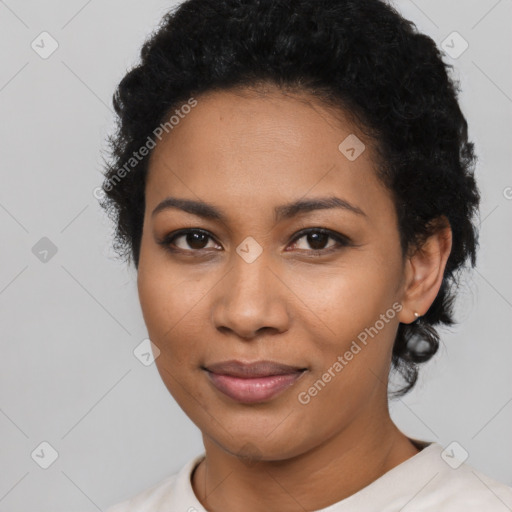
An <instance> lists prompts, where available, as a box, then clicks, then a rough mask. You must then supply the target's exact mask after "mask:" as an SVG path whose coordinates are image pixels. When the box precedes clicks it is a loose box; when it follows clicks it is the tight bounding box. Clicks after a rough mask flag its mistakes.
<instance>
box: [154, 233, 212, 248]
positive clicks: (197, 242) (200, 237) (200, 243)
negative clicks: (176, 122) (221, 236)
mask: <svg viewBox="0 0 512 512" xmlns="http://www.w3.org/2000/svg"><path fill="white" fill-rule="evenodd" d="M180 239H182V241H181V242H180V243H181V245H180V243H177V241H178V240H180ZM209 239H211V240H213V239H212V237H211V235H209V234H208V232H206V231H203V230H201V229H183V230H181V231H178V232H177V233H171V234H169V235H167V236H166V237H164V239H163V240H161V241H159V244H161V245H163V246H164V247H165V248H167V249H168V250H170V251H176V250H179V251H182V252H197V251H200V250H204V249H208V248H209V247H207V244H208V240H209ZM187 246H188V247H187Z"/></svg>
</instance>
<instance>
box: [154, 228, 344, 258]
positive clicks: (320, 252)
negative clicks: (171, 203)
mask: <svg viewBox="0 0 512 512" xmlns="http://www.w3.org/2000/svg"><path fill="white" fill-rule="evenodd" d="M189 233H201V234H203V235H206V236H207V237H208V238H210V239H212V240H215V239H214V238H213V237H212V236H211V235H210V234H209V233H208V232H207V231H204V230H203V229H197V228H191V229H182V230H179V231H175V232H173V233H169V234H168V235H166V236H165V237H164V238H163V239H162V240H159V241H158V244H159V245H162V246H163V247H164V249H166V250H168V251H170V252H171V253H181V254H185V255H187V256H195V254H193V253H198V252H201V251H203V250H204V249H179V248H175V247H172V244H173V242H174V241H175V240H176V239H177V238H180V237H182V236H185V235H187V234H189ZM310 233H320V234H323V235H328V236H329V238H332V239H333V240H335V241H336V242H337V245H335V246H333V247H329V248H328V249H312V250H310V251H306V252H308V253H310V254H311V255H312V256H313V257H317V256H324V255H327V254H331V253H332V252H335V251H338V250H340V249H343V248H344V247H349V246H351V245H352V241H351V240H350V239H349V238H348V237H346V236H344V235H341V234H340V233H336V232H335V231H331V230H330V229H325V228H308V229H303V230H301V231H299V232H298V233H296V234H295V237H294V238H293V239H292V241H291V243H292V244H294V243H296V242H297V241H298V240H300V239H301V238H303V237H304V236H307V235H308V234H310ZM219 245H220V244H219ZM187 253H192V254H187Z"/></svg>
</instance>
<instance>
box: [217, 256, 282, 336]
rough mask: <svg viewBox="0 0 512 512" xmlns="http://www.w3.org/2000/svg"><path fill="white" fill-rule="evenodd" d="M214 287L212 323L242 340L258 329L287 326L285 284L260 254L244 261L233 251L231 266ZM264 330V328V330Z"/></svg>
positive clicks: (274, 330)
mask: <svg viewBox="0 0 512 512" xmlns="http://www.w3.org/2000/svg"><path fill="white" fill-rule="evenodd" d="M221 283H222V286H217V287H216V288H215V293H216V294H217V295H216V296H215V298H214V303H213V307H212V321H213V323H214V326H215V327H216V328H217V329H219V330H221V331H224V332H231V333H235V334H236V335H237V336H238V337H239V338H242V339H244V340H246V341H249V340H252V339H254V338H255V337H257V336H258V335H259V334H261V333H262V332H266V333H267V334H269V333H274V334H276V333H282V332H285V331H286V330H288V328H289V322H290V317H289V312H288V309H287V300H286V299H287V298H286V291H287V290H288V289H287V287H286V286H285V285H284V284H283V283H282V281H281V280H280V279H279V277H278V271H277V269H272V268H271V267H270V265H269V261H268V260H267V258H265V257H264V256H263V254H262V255H260V257H259V258H257V259H256V260H255V261H253V262H252V263H247V262H246V261H244V259H242V258H241V257H239V256H238V255H236V256H235V257H234V262H233V266H232V267H231V270H229V271H228V273H227V275H226V276H225V277H224V279H223V280H222V282H221ZM267 331H268V332H267Z"/></svg>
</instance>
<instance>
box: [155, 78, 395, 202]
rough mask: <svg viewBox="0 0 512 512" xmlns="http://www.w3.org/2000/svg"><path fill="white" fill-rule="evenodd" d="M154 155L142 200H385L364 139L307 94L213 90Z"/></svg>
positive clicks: (351, 125) (340, 115)
mask: <svg viewBox="0 0 512 512" xmlns="http://www.w3.org/2000/svg"><path fill="white" fill-rule="evenodd" d="M196 101H197V104H196V106H194V107H193V108H192V109H190V110H189V109H187V111H188V113H187V114H182V115H181V116H180V120H179V122H178V123H177V124H175V125H174V126H173V128H172V130H170V131H169V133H167V134H165V135H164V137H163V138H162V140H161V141H160V142H158V143H157V146H156V148H155V149H154V150H153V153H152V155H151V159H150V162H149V166H148V167H149V176H148V179H147V188H146V199H147V202H148V205H149V206H151V205H153V207H154V206H155V205H156V204H157V203H158V202H159V201H161V200H162V199H164V198H165V196H166V195H171V194H172V195H173V196H181V197H187V198H191V199H198V198H203V199H206V198H212V196H214V197H215V198H217V199H218V202H219V204H224V205H226V208H227V207H228V206H229V205H232V206H234V207H235V206H239V207H241V208H243V207H247V206H249V205H254V206H257V205H258V204H260V205H263V204H268V203H276V204H277V203H279V204H281V203H283V202H286V201H285V200H287V199H289V200H294V199H297V198H299V197H305V196H307V197H309V196H311V197H313V196H315V195H322V196H325V195H326V193H329V194H333V193H338V194H336V195H342V196H343V197H344V199H346V200H348V201H350V202H352V203H354V202H357V203H358V206H360V207H361V209H363V210H364V209H365V207H366V208H368V207H370V206H371V205H373V206H378V205H379V204H381V203H382V205H383V203H384V202H386V201H388V202H389V195H388V193H387V190H386V189H385V188H384V186H383V185H382V184H381V183H380V181H379V180H378V178H377V177H376V174H375V161H374V157H373V149H372V147H371V145H370V141H369V140H367V138H366V137H365V136H364V135H363V134H362V133H361V131H360V130H359V129H358V127H357V126H356V125H355V124H354V123H353V122H351V121H349V117H348V116H346V115H344V113H343V112H342V111H336V112H333V110H332V109H330V108H328V107H327V106H326V105H324V104H323V103H322V102H321V101H319V100H317V99H316V98H314V97H312V96H310V95H308V94H297V93H291V94H290V93H286V94H285V93H283V92H281V91H279V90H276V89H272V88H271V89H268V90H265V91H262V90H258V91H253V90H247V89H246V90H243V89H242V90H230V91H217V92H210V93H208V94H205V95H201V96H199V97H197V98H196Z"/></svg>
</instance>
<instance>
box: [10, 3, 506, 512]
mask: <svg viewBox="0 0 512 512" xmlns="http://www.w3.org/2000/svg"><path fill="white" fill-rule="evenodd" d="M171 5H174V3H173V2H170V1H163V0H145V1H144V2H142V1H137V2H136V1H133V0H130V1H127V0H123V1H121V0H108V1H99V0H89V1H88V2H87V1H84V0H67V1H66V2H64V1H62V0H61V1H57V0H53V1H46V2H41V1H35V0H30V1H29V0H5V1H0V48H1V50H0V52H1V63H2V66H1V68H0V109H1V125H0V148H1V159H0V162H1V172H2V180H1V183H2V186H1V188H0V225H1V229H2V235H1V240H2V245H1V251H0V322H1V323H0V325H1V358H0V365H1V368H0V434H1V436H0V451H1V460H0V463H1V469H0V512H7V511H8V512H21V511H23V512H26V511H28V510H30V511H31V512H39V511H50V510H51V511H53V512H60V511H67V512H72V511H88V510H90V511H94V510H104V509H105V508H106V507H107V506H109V505H111V504H112V503H115V502H118V501H121V500H122V499H125V498H127V497H129V496H131V495H133V494H135V493H137V492H139V491H141V490H142V489H146V488H148V487H149V486H152V485H154V484H155V483H157V482H159V481H160V480H161V479H163V478H165V477H166V476H168V475H170V474H172V473H174V472H175V471H177V470H178V469H179V468H180V467H181V466H182V465H183V464H184V463H185V462H187V461H188V460H189V459H190V458H191V457H192V456H194V455H195V454H198V453H200V452H201V451H202V444H201V437H200V433H199V431H198V429H197V428H196V427H195V426H194V425H193V424H192V423H191V422H190V421H189V420H188V418H187V417H186V416H185V415H184V413H183V412H182V411H181V410H180V409H179V407H178V406H177V405H176V404H175V402H174V400H173V399H172V397H171V396H170V395H169V393H168V392H167V390H166V388H165V386H164V385H163V383H162V382H161V380H160V377H159V375H158V372H157V370H156V367H155V366H154V364H153V365H151V366H144V365H143V364H142V363H141V362H140V361H139V360H138V359H137V358H136V357H135V356H134V354H133V350H134V349H135V348H136V347H137V346H138V345H139V344H140V343H141V341H142V340H143V339H144V338H146V330H145V326H144V323H143V320H142V315H141V312H140V308H139V304H138V298H137V292H136V286H135V271H134V270H133V269H132V268H126V267H124V266H123V265H122V264H121V263H120V262H118V261H117V260H116V259H115V257H114V253H113V251H112V249H111V248H110V234H111V226H110V224H109V222H108V220H107V219H106V218H105V215H104V214H103V212H102V211H101V209H100V207H99V205H98V202H97V200H96V199H95V197H94V194H93V191H94V189H95V188H96V187H98V186H99V185H100V184H101V174H100V170H101V158H100V155H101V151H102V150H104V149H105V143H104V141H105V137H106V135H107V134H108V133H110V132H111V131H112V128H113V115H112V109H111V95H112V93H113V91H114V88H115V86H116V84H117V83H118V82H119V80H120V79H121V78H122V76H123V75H124V73H125V72H126V70H127V68H128V67H129V66H131V65H132V64H134V63H135V62H136V61H137V58H138V51H139V48H140V46H141V44H142V42H143V40H144V38H145V37H146V36H147V35H148V34H149V33H150V31H151V30H153V29H154V28H155V27H156V25H157V23H158V22H159V20H160V19H161V16H162V15H163V14H164V13H165V12H166V10H167V9H168V8H169V7H170V6H171ZM395 5H396V6H397V7H398V8H399V10H400V11H401V12H402V13H403V14H404V15H405V16H406V17H407V18H409V19H411V20H412V21H414V22H415V23H416V24H417V26H418V28H419V29H420V30H421V31H423V32H425V33H427V34H428V35H430V36H431V37H432V38H433V39H434V40H435V41H436V42H437V43H438V44H439V46H441V44H442V41H444V40H445V39H446V38H447V36H449V35H450V34H451V33H452V32H453V31H457V32H459V33H460V34H461V35H462V37H463V38H464V39H465V40H466V41H467V42H468V43H469V48H468V49H467V50H466V51H465V52H464V53H463V54H462V55H460V56H459V57H458V58H456V59H453V58H451V57H449V56H446V58H445V60H446V61H450V62H452V63H453V64H455V72H454V73H455V75H456V77H457V78H458V79H459V80H460V81H461V86H462V89H463V93H462V96H461V103H462V107H463V110H464V112H465V114H466V116H467V118H468V122H469V125H470V135H471V138H472V139H473V140H474V141H475V142H476V145H477V151H478V154H479V157H480V161H479V164H478V169H477V178H478V181H479V185H480V189H481V192H482V195H483V202H482V208H481V249H480V252H479V261H478V267H477V269H476V271H475V272H473V274H471V275H468V276H467V277H466V278H465V280H464V282H463V286H462V288H461V294H460V299H459V302H458V308H457V309H458V312H459V313H458V319H459V320H460V321H461V324H459V325H457V326H455V327H454V328H452V329H451V330H449V331H448V330H445V331H443V344H442V347H441V350H440V351H439V353H438V355H437V356H436V357H435V358H434V360H432V361H431V362H430V363H428V364H427V365H426V366H425V367H424V368H423V373H422V375H421V380H420V382H419V384H418V386H417V387H416V389H415V390H414V391H413V392H412V393H411V394H410V395H407V396H406V397H405V398H403V399H401V400H398V401H396V402H394V403H393V404H392V406H391V407H392V415H393V418H394V419H395V421H396V422H397V424H398V425H399V427H400V428H401V429H402V430H403V431H404V432H405V433H407V434H408V435H410V436H412V437H416V438H420V439H426V440H431V441H437V442H439V443H441V444H442V445H443V446H446V445H448V444H449V443H451V442H452V441H457V442H458V443H460V445H461V446H462V447H464V449H465V450H467V452H468V453H469V459H468V463H470V464H471V465H473V466H474V467H475V468H477V469H479V470H480V471H482V472H484V473H486V474H488V475H489V476H491V477H494V478H496V479H499V480H501V481H504V482H506V483H508V484H509V485H511V484H512V466H511V464H510V460H511V459H512V457H511V456H512V437H511V436H510V432H512V429H511V426H512V403H511V402H512V374H511V372H510V361H511V360H512V343H511V333H512V324H511V322H510V317H511V313H512V311H511V308H512V272H511V268H510V262H511V261H512V244H511V237H510V228H509V227H507V224H508V225H509V226H510V221H511V213H512V212H511V210H512V200H511V198H512V188H510V187H512V176H511V173H510V156H511V143H510V128H511V126H510V125H511V123H510V114H511V108H512V84H511V81H512V76H511V73H510V64H511V58H510V57H511V48H512V44H511V43H512V41H511V39H512V38H511V35H510V34H511V31H510V22H511V19H512V2H511V0H501V1H496V0H478V1H477V0H473V1H464V2H460V1H455V0H452V1H446V0H435V1H434V0H430V1H426V0H415V1H411V0H400V1H398V2H396V3H395ZM42 31H48V32H49V33H50V34H51V36H52V37H53V38H54V39H55V40H57V41H58V44H59V47H58V49H57V50H56V51H55V53H53V54H52V55H51V56H50V57H49V58H47V59H43V58H41V57H40V56H39V54H38V53H36V52H35V51H34V50H33V49H32V48H31V43H32V41H33V40H36V42H37V41H38V40H39V39H38V36H39V34H40V33H41V32H42ZM454 44H455V49H457V48H460V46H457V45H458V44H459V43H454ZM46 48H48V45H46ZM43 237H47V238H48V239H49V240H51V242H52V243H53V244H54V245H55V246H56V248H57V252H56V254H54V255H52V252H51V251H50V252H49V253H48V255H47V256H46V260H47V261H45V262H44V261H41V260H40V258H42V257H44V253H41V251H42V250H44V248H45V244H48V241H43V242H40V239H41V238H43ZM38 243H39V244H42V246H41V245H36V244H38ZM34 246H36V249H34V250H33V247H34ZM38 251H39V252H38ZM34 252H35V253H36V254H34ZM43 441H46V442H48V443H49V444H50V445H51V446H52V447H53V448H54V449H55V450H56V451H57V452H58V458H57V460H56V461H55V462H54V463H53V464H52V465H51V466H50V467H49V468H48V469H42V468H41V467H40V466H39V464H38V463H36V461H41V460H42V459H44V457H48V456H49V455H48V454H49V451H48V450H46V451H45V452H44V456H42V455H41V452H40V448H38V447H39V446H40V444H41V443H42V442H43ZM36 449H38V450H39V452H38V450H36ZM34 450H36V453H40V457H39V460H38V458H37V456H34V458H32V456H31V454H32V453H33V452H34Z"/></svg>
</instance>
